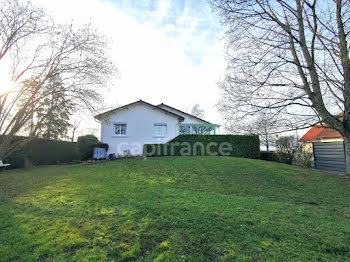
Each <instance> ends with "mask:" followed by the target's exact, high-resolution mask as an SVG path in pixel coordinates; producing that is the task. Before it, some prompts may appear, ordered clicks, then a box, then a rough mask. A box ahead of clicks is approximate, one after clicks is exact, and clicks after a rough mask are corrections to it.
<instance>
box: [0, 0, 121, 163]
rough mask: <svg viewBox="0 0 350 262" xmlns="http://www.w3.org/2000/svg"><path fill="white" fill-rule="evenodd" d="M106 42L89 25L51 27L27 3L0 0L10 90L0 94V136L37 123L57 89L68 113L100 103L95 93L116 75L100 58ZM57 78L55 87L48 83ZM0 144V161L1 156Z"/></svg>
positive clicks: (0, 58) (0, 35)
mask: <svg viewBox="0 0 350 262" xmlns="http://www.w3.org/2000/svg"><path fill="white" fill-rule="evenodd" d="M0 1H1V0H0ZM108 42H109V40H108V39H107V38H106V37H105V36H103V35H101V34H99V33H98V31H97V30H96V29H95V28H93V27H92V25H91V24H87V25H85V26H84V27H82V28H75V27H74V26H73V25H56V24H54V23H53V22H52V21H51V19H50V18H48V17H47V16H45V14H44V12H43V11H42V10H41V9H40V8H37V7H35V6H33V5H32V4H30V2H28V3H26V4H22V3H21V2H18V1H17V0H15V1H13V0H11V1H9V0H3V1H2V2H1V5H0V63H7V64H8V67H9V68H11V70H10V72H9V74H10V75H9V79H12V83H13V86H12V88H11V89H10V90H6V89H4V92H0V135H2V136H5V137H11V136H13V135H15V134H16V133H17V132H19V131H21V130H22V131H23V129H24V128H25V127H26V125H28V123H29V122H30V121H33V118H34V119H36V121H41V120H40V117H38V112H40V108H41V107H42V106H43V105H44V101H45V99H46V98H47V97H50V96H51V97H55V94H56V93H57V92H58V90H59V92H60V95H64V101H66V102H67V103H69V105H72V108H73V110H77V109H78V108H82V107H84V108H88V109H92V108H93V107H94V104H95V103H96V102H99V101H100V93H101V92H100V91H99V89H104V88H105V85H106V83H108V82H109V81H110V80H111V77H112V76H114V75H115V72H116V70H115V67H114V66H113V64H112V63H111V62H110V59H109V57H108V54H107V53H106V50H107V45H108ZM57 78H59V79H60V81H59V82H60V88H57V87H56V86H54V85H55V84H52V83H55V81H52V80H54V79H57ZM48 83H50V84H48ZM1 90H3V89H1V88H0V91H1ZM56 95H57V94H56ZM2 143H4V144H0V159H1V157H2V156H3V154H5V153H6V152H5V151H6V146H5V142H4V139H2ZM6 143H7V142H6Z"/></svg>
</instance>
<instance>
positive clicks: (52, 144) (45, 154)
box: [3, 136, 79, 168]
mask: <svg viewBox="0 0 350 262" xmlns="http://www.w3.org/2000/svg"><path fill="white" fill-rule="evenodd" d="M13 143H16V144H18V145H19V146H17V148H16V149H15V150H14V151H13V152H11V153H10V154H9V155H8V156H6V157H5V158H4V159H3V160H4V162H6V163H10V164H11V166H10V167H11V168H22V167H25V166H26V164H27V165H29V166H31V165H53V164H59V163H69V162H72V161H76V160H78V159H79V156H78V154H77V150H76V143H73V142H67V141H57V140H48V139H43V138H28V137H19V136H17V137H14V139H13Z"/></svg>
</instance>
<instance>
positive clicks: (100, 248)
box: [0, 157, 350, 261]
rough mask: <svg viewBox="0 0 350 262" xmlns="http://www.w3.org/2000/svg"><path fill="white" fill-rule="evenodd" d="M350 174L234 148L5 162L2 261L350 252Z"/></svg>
mask: <svg viewBox="0 0 350 262" xmlns="http://www.w3.org/2000/svg"><path fill="white" fill-rule="evenodd" d="M349 259H350V181H349V180H348V179H347V178H345V177H342V176H339V175H336V174H330V173H326V172H319V171H315V170H309V169H303V168H299V167H294V166H288V165H284V164H278V163H273V162H265V161H260V160H250V159H240V158H231V157H185V158H181V157H163V158H149V159H148V160H147V161H144V160H142V159H129V160H120V161H113V162H106V163H101V164H96V165H85V166H47V167H39V168H35V169H32V170H28V171H24V170H14V171H7V172H3V173H0V260H1V261H34V260H38V261H135V260H137V261H233V260H235V261H331V260H334V261H337V260H338V261H346V260H349Z"/></svg>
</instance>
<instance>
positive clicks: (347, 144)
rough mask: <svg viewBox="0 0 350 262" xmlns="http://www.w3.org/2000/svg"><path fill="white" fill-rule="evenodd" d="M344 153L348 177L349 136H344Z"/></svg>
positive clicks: (349, 158) (349, 173)
mask: <svg viewBox="0 0 350 262" xmlns="http://www.w3.org/2000/svg"><path fill="white" fill-rule="evenodd" d="M343 138H344V153H345V164H346V174H347V175H350V135H349V136H344V135H343Z"/></svg>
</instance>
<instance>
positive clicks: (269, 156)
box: [260, 151, 278, 162]
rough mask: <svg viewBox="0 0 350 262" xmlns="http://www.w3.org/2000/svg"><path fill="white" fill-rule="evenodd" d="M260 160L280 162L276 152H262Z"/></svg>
mask: <svg viewBox="0 0 350 262" xmlns="http://www.w3.org/2000/svg"><path fill="white" fill-rule="evenodd" d="M260 159H261V160H266V161H274V162H278V157H277V155H276V153H275V152H271V151H261V152H260Z"/></svg>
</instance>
